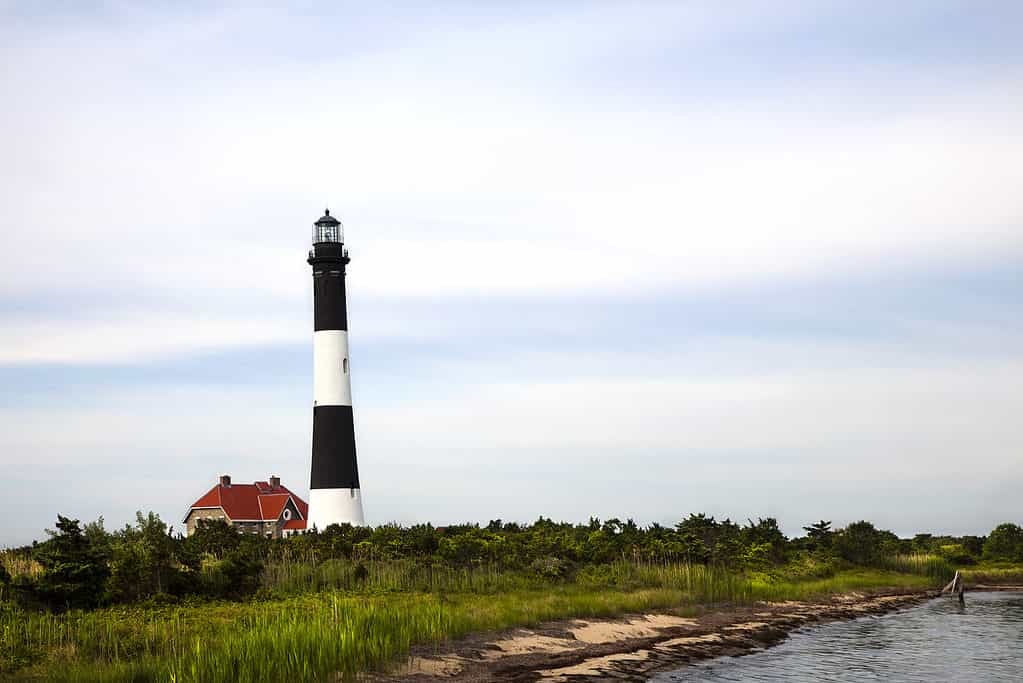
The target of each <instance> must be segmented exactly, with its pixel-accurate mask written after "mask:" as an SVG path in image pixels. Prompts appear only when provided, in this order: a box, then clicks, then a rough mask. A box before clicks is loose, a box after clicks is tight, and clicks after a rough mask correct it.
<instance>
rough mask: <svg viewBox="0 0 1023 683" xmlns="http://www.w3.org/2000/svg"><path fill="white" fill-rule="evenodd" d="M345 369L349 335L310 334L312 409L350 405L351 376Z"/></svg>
mask: <svg viewBox="0 0 1023 683" xmlns="http://www.w3.org/2000/svg"><path fill="white" fill-rule="evenodd" d="M348 366H349V362H348V332H346V331H344V330H319V331H317V332H313V405H314V406H350V405H352V380H351V377H352V375H351V370H350V368H349V367H348Z"/></svg>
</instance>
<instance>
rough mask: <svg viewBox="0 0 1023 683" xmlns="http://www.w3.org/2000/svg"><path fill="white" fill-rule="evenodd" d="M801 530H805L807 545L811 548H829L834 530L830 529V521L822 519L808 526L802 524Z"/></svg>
mask: <svg viewBox="0 0 1023 683" xmlns="http://www.w3.org/2000/svg"><path fill="white" fill-rule="evenodd" d="M803 531H805V532H806V538H807V540H808V541H809V543H808V545H809V546H810V549H811V550H829V549H830V548H831V541H832V537H833V536H834V532H833V531H832V530H831V522H830V521H826V520H823V519H822V520H821V521H819V522H815V523H813V524H811V525H810V526H804V527H803Z"/></svg>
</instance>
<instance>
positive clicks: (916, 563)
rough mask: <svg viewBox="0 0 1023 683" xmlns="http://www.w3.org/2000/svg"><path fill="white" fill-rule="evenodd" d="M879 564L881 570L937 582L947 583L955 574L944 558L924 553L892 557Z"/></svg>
mask: <svg viewBox="0 0 1023 683" xmlns="http://www.w3.org/2000/svg"><path fill="white" fill-rule="evenodd" d="M879 564H880V566H881V568H883V569H888V570H890V571H895V572H902V573H904V574H917V575H919V576H927V577H929V578H932V579H935V580H937V581H949V580H951V579H952V577H953V576H955V573H956V570H955V567H954V566H952V563H950V562H949V561H948V560H946V559H945V558H944V557H941V556H939V555H929V554H926V553H915V554H912V555H894V556H892V557H888V558H885V559H883V560H882V561H881V562H880V563H879Z"/></svg>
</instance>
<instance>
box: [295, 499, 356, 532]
mask: <svg viewBox="0 0 1023 683" xmlns="http://www.w3.org/2000/svg"><path fill="white" fill-rule="evenodd" d="M344 523H348V524H351V525H352V526H365V522H364V521H363V517H362V493H361V492H360V491H359V489H312V490H310V491H309V519H308V520H307V521H306V528H307V529H312V528H313V527H314V526H315V527H316V528H317V529H318V530H319V531H323V530H324V529H326V528H327V527H328V526H330V525H331V524H344Z"/></svg>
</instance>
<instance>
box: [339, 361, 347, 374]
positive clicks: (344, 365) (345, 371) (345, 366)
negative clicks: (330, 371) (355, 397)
mask: <svg viewBox="0 0 1023 683" xmlns="http://www.w3.org/2000/svg"><path fill="white" fill-rule="evenodd" d="M341 371H342V372H344V373H345V374H346V375H347V374H348V359H347V358H345V359H344V360H342V361H341Z"/></svg>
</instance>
